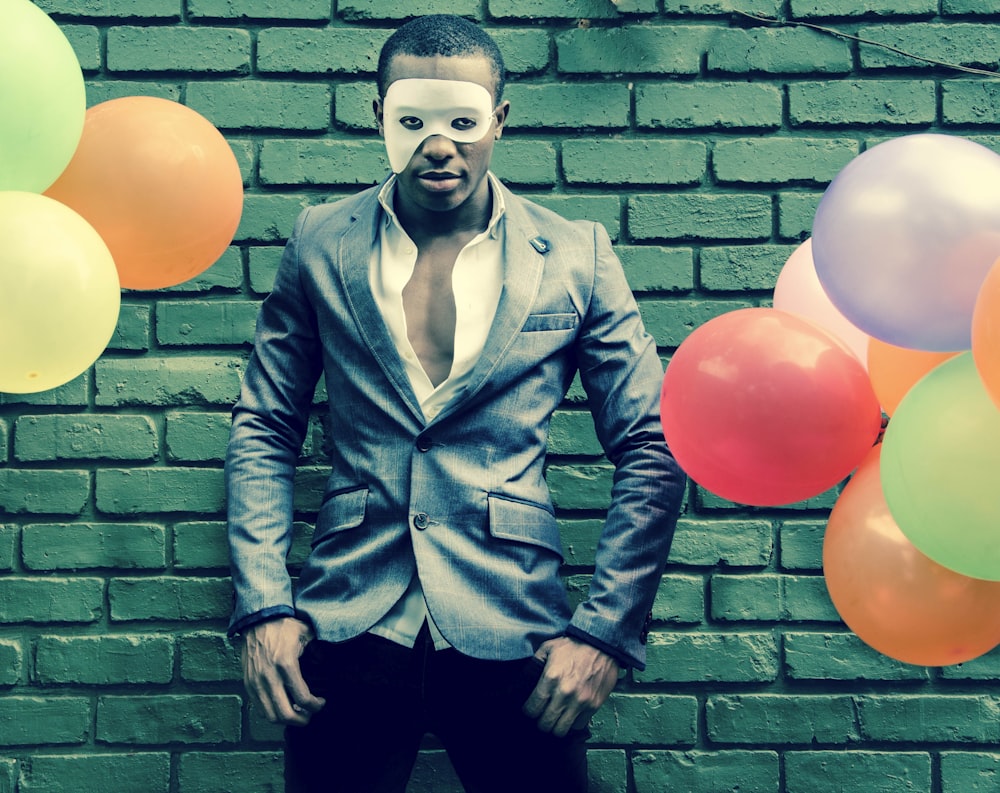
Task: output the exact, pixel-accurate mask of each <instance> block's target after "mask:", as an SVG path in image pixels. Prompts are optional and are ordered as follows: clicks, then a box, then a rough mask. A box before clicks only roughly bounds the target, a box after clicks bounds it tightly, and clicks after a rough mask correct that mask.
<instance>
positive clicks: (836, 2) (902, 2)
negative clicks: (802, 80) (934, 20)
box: [792, 0, 947, 19]
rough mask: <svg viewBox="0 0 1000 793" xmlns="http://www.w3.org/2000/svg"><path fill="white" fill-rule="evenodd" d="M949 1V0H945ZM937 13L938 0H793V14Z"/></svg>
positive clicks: (866, 14)
mask: <svg viewBox="0 0 1000 793" xmlns="http://www.w3.org/2000/svg"><path fill="white" fill-rule="evenodd" d="M945 1H946V2H947V0H945ZM936 13H937V0H869V2H867V3H865V4H864V5H863V6H862V5H858V3H856V2H853V0H792V16H793V17H795V18H796V19H809V18H810V17H858V16H864V17H873V16H930V15H934V14H936Z"/></svg>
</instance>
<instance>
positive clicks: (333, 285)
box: [226, 187, 685, 668]
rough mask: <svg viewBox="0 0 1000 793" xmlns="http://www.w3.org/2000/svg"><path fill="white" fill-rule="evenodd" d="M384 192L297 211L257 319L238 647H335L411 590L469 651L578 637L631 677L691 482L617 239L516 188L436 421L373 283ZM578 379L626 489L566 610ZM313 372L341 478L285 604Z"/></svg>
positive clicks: (236, 454)
mask: <svg viewBox="0 0 1000 793" xmlns="http://www.w3.org/2000/svg"><path fill="white" fill-rule="evenodd" d="M504 189H505V188H504ZM377 191H378V188H377V187H376V188H372V189H369V190H366V191H364V192H362V193H359V194H358V195H356V196H353V197H351V198H347V199H344V200H341V201H338V202H336V203H333V204H326V205H322V206H316V207H312V208H309V209H307V210H305V211H304V212H303V213H302V214H301V216H300V217H299V219H298V221H297V223H296V226H295V230H294V232H293V234H292V236H291V238H290V239H289V242H288V245H287V246H286V249H285V253H284V256H283V259H282V263H281V266H280V268H279V272H278V274H277V277H276V280H275V284H274V288H273V291H272V292H271V294H270V295H269V296H268V298H267V300H265V301H264V304H263V306H262V308H261V312H260V316H259V319H258V325H257V332H256V339H255V345H254V350H253V354H252V356H251V359H250V362H249V364H248V367H247V371H246V375H245V378H244V382H243V388H242V393H241V395H240V399H239V402H238V404H237V405H236V407H235V408H234V411H233V425H232V434H231V438H230V444H229V450H228V454H227V460H226V484H227V498H228V510H229V543H230V551H231V558H232V572H233V582H234V585H235V590H236V605H235V611H234V614H233V618H232V622H231V624H230V630H231V632H232V633H237V632H239V630H241V629H242V628H244V627H246V626H248V625H250V624H253V623H254V622H257V621H260V620H262V619H265V618H270V617H275V616H281V615H297V616H298V617H300V618H301V619H305V620H307V621H308V622H310V623H311V624H312V626H313V628H314V630H315V632H316V635H317V637H318V638H320V639H324V640H327V641H343V640H346V639H349V638H352V637H354V636H357V635H359V634H361V633H363V632H364V631H366V630H367V629H368V628H370V627H371V626H372V625H374V624H375V623H376V622H377V621H378V620H379V619H380V618H381V617H382V616H383V615H384V614H385V613H386V612H387V611H388V610H389V609H390V608H391V607H392V606H393V605H394V604H395V603H396V601H397V600H399V598H400V597H401V596H402V594H403V592H404V591H405V589H406V588H407V585H408V583H409V582H410V580H411V577H412V576H413V574H414V571H418V572H419V576H420V581H421V584H422V585H423V590H424V593H425V597H426V600H427V605H428V608H429V610H430V613H431V614H432V615H433V617H434V620H435V622H436V624H437V626H438V627H439V628H440V630H441V633H442V634H443V635H444V637H445V638H446V639H447V640H448V641H449V642H450V643H451V644H452V645H453V646H454V647H455V648H456V649H458V650H459V651H460V652H462V653H464V654H467V655H470V656H474V657H477V658H490V659H496V660H507V659H514V658H521V657H526V656H528V655H530V654H532V652H533V651H534V650H535V649H536V648H537V646H538V645H539V644H540V643H541V642H542V641H544V640H545V639H548V638H551V637H553V636H557V635H560V634H565V633H568V634H570V635H575V636H577V637H579V638H583V639H585V640H587V641H590V642H591V643H593V644H596V645H597V646H599V647H602V648H603V649H606V650H608V651H609V652H612V653H613V654H615V655H616V656H617V657H619V658H620V659H621V660H623V661H624V662H626V663H629V664H631V665H634V666H638V667H640V668H641V667H642V665H643V664H644V658H645V647H644V642H645V628H646V622H647V613H648V612H649V610H650V607H651V605H652V602H653V598H654V596H655V593H656V590H657V586H658V583H659V580H660V575H661V573H662V569H663V566H664V564H665V561H666V557H667V554H668V551H669V548H670V542H671V538H672V536H673V531H674V524H675V522H676V518H677V514H678V511H679V509H680V504H681V501H682V497H683V491H684V483H685V477H684V474H683V473H682V472H681V470H680V469H679V467H678V466H677V464H676V462H675V461H674V459H673V457H672V456H671V454H670V452H669V450H668V449H667V445H666V443H665V441H664V439H663V434H662V431H661V428H660V421H659V406H658V405H659V403H658V399H659V389H660V386H661V383H662V376H663V370H662V366H661V363H660V360H659V357H658V356H657V353H656V347H655V343H654V341H653V339H652V338H651V337H650V336H649V335H648V334H647V333H646V331H645V330H644V328H643V325H642V322H641V320H640V318H639V313H638V310H637V307H636V304H635V301H634V299H633V296H632V293H631V290H630V289H629V286H628V284H627V283H626V281H625V277H624V274H623V272H622V268H621V264H620V263H619V261H618V259H617V258H616V256H615V255H614V253H613V252H612V249H611V243H610V240H609V239H608V236H607V233H606V232H605V231H604V229H603V227H601V226H599V225H597V224H593V223H584V222H569V221H566V220H564V219H562V218H561V217H559V216H557V215H555V214H554V213H552V212H550V211H548V210H546V209H544V208H542V207H540V206H538V205H536V204H533V203H531V202H529V201H526V200H524V199H521V198H518V197H516V196H514V195H512V194H510V193H509V192H507V191H506V189H505V193H504V200H505V204H506V208H507V211H506V216H505V223H506V243H505V249H504V268H505V271H504V285H503V291H502V294H501V298H500V303H499V306H498V309H497V313H496V318H495V320H494V322H493V325H492V328H491V330H490V333H489V337H488V339H487V341H486V345H485V348H484V350H483V353H482V356H481V358H480V359H479V361H478V363H477V364H476V365H475V367H474V370H473V373H472V377H471V380H470V382H469V385H468V387H467V388H466V389H465V390H464V391H463V392H462V393H461V394H459V395H458V396H457V397H456V398H455V399H454V400H452V402H451V403H449V404H448V406H447V407H445V409H444V410H442V411H441V413H440V414H439V415H438V416H436V417H435V418H434V419H433V420H431V421H429V422H425V420H424V418H423V415H422V413H421V410H420V407H419V405H418V403H417V400H416V398H415V397H414V394H413V391H412V389H411V387H410V384H409V380H408V379H407V376H406V374H405V372H404V369H403V365H402V362H401V361H400V359H399V355H398V353H397V350H396V348H395V346H394V344H393V342H392V340H391V339H390V337H389V333H388V331H387V330H386V327H385V325H384V323H383V322H382V319H381V316H380V314H379V311H378V309H377V308H376V305H375V302H374V299H373V297H372V294H371V289H370V286H369V280H368V270H369V264H368V263H369V257H370V254H371V250H372V245H373V244H374V241H375V239H376V230H377V223H378V220H379V217H380V212H381V210H380V207H379V204H378V201H377V198H376V196H377ZM577 371H579V372H580V376H581V381H582V383H583V386H584V388H585V390H586V392H587V395H588V400H589V405H590V409H591V412H592V414H593V417H594V422H595V426H596V428H597V434H598V437H599V438H600V441H601V443H602V444H603V446H604V448H605V451H606V453H607V456H608V458H609V459H610V461H611V462H612V463H614V465H615V467H616V471H615V476H614V485H613V492H612V502H611V506H610V509H609V512H608V515H607V520H606V525H605V527H604V529H603V533H602V535H601V539H600V544H599V547H598V550H597V563H596V573H595V575H594V577H593V581H592V583H591V585H590V590H589V595H588V597H587V599H586V600H585V601H584V602H583V603H582V604H581V605H579V606H578V607H577V608H576V609H575V610H572V609H571V608H570V605H569V602H568V599H567V594H566V590H565V586H564V584H563V582H562V580H561V578H560V574H559V573H560V565H561V563H562V561H563V558H562V545H561V542H560V536H559V529H558V526H557V522H556V517H555V514H554V510H553V506H552V502H551V499H550V497H549V492H548V488H547V487H546V483H545V477H544V464H545V454H546V442H547V436H548V429H549V421H550V418H551V416H552V413H553V411H554V410H555V409H556V408H557V407H558V406H559V405H560V403H561V402H562V400H563V398H564V396H565V394H566V391H567V389H568V387H569V385H570V383H571V381H572V379H573V377H574V375H575V373H576V372H577ZM321 374H322V375H325V381H326V388H327V392H328V395H329V413H330V425H329V426H330V432H331V441H332V442H331V444H330V446H331V450H330V475H329V480H328V482H327V485H326V490H325V494H324V496H323V501H322V506H321V508H320V511H319V515H318V517H317V520H316V527H315V533H314V535H313V539H312V550H311V553H310V554H309V557H308V560H307V561H306V562H305V564H304V566H303V569H302V571H301V574H300V576H299V578H298V580H297V582H295V584H294V585H293V582H292V580H291V579H290V577H289V574H288V572H287V570H286V565H285V557H286V554H287V552H288V549H289V545H290V542H291V532H292V521H293V506H292V482H293V477H294V473H295V465H296V458H297V455H298V452H299V449H300V446H301V443H302V440H303V437H304V434H305V432H306V428H307V422H308V416H309V410H310V405H311V402H312V397H313V393H314V389H315V386H316V383H317V382H318V379H319V377H320V375H321Z"/></svg>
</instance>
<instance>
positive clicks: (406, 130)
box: [375, 55, 508, 211]
mask: <svg viewBox="0 0 1000 793" xmlns="http://www.w3.org/2000/svg"><path fill="white" fill-rule="evenodd" d="M387 83H388V88H387V90H386V95H385V96H384V97H382V98H381V99H380V100H378V101H376V102H375V114H376V118H377V120H378V123H379V131H380V132H381V133H382V135H383V137H384V138H385V140H386V149H387V151H388V152H389V160H390V164H391V165H392V169H393V171H395V172H396V173H397V179H398V185H397V187H398V189H399V190H400V191H401V193H402V196H403V197H404V198H405V199H406V200H409V201H413V202H415V203H416V204H417V205H418V206H420V207H422V208H424V209H429V210H436V211H445V210H450V209H455V208H457V207H459V206H461V205H462V204H464V203H465V202H466V201H467V200H468V199H469V198H470V197H471V196H479V197H482V196H484V195H485V192H484V191H486V190H487V186H486V184H485V182H484V179H485V176H486V171H487V170H488V168H489V165H490V158H491V157H492V154H493V144H494V143H495V142H496V140H497V139H499V137H500V134H501V132H502V130H503V124H504V121H505V120H506V118H507V108H508V103H506V102H503V103H502V104H500V105H499V106H496V107H494V101H493V89H494V83H495V80H494V76H493V72H492V69H491V66H490V61H489V59H488V58H486V57H485V56H482V55H471V56H443V55H434V56H428V57H422V56H416V55H397V56H396V57H394V58H393V59H392V60H391V61H390V63H389V70H388V81H387Z"/></svg>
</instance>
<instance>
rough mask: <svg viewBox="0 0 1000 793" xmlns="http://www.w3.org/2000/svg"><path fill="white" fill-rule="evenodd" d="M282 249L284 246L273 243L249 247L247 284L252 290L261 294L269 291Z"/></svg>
mask: <svg viewBox="0 0 1000 793" xmlns="http://www.w3.org/2000/svg"><path fill="white" fill-rule="evenodd" d="M283 251H284V248H282V247H278V246H274V245H270V246H254V247H251V248H249V251H248V252H249V264H248V267H247V272H248V276H249V280H248V285H249V287H250V289H251V291H252V292H254V293H256V294H258V295H263V294H267V293H268V292H270V291H271V287H272V286H274V277H275V275H277V273H278V265H279V264H280V263H281V254H282V253H283Z"/></svg>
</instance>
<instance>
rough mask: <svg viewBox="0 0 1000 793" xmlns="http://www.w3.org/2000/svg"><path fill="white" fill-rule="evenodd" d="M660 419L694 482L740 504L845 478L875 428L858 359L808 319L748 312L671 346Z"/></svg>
mask: <svg viewBox="0 0 1000 793" xmlns="http://www.w3.org/2000/svg"><path fill="white" fill-rule="evenodd" d="M661 396H662V398H661V402H660V416H661V419H662V421H663V432H664V436H665V437H666V440H667V442H668V443H669V445H670V448H671V450H672V451H673V453H674V455H675V457H676V458H677V461H678V463H680V465H681V467H682V468H684V469H685V470H686V471H687V473H688V474H689V475H690V476H691V478H692V479H694V481H696V482H698V484H700V485H702V486H703V487H705V488H707V489H708V490H710V491H712V492H713V493H715V494H716V495H718V496H721V497H723V498H726V499H729V500H731V501H735V502H739V503H742V504H751V505H757V506H767V505H775V504H788V503H792V502H795V501H800V500H802V499H805V498H810V497H812V496H814V495H817V494H819V493H822V492H823V491H825V490H827V489H828V488H830V487H832V486H833V485H835V484H837V483H839V482H840V481H841V480H842V479H844V477H846V476H847V475H848V474H849V473H850V472H851V471H852V470H853V469H854V467H855V466H856V465H857V464H858V463H859V462H860V461H861V459H862V458H863V457H864V455H865V453H866V452H867V451H868V450H869V449H870V448H871V446H872V444H873V443H874V442H875V439H876V438H877V437H878V434H879V431H880V429H881V419H882V414H881V411H880V410H879V406H878V400H876V398H875V394H874V392H873V391H872V388H871V384H870V383H869V381H868V375H867V373H866V372H865V370H864V367H862V365H861V363H860V361H858V359H857V358H855V357H854V355H853V354H852V353H851V352H850V350H848V349H847V347H845V346H844V345H843V343H842V342H840V341H839V340H838V339H836V338H834V337H833V336H831V335H830V334H829V333H828V332H827V331H825V330H823V329H822V328H820V327H819V326H818V325H816V324H814V323H812V322H810V321H809V320H807V319H803V318H802V317H799V316H796V315H795V314H789V313H787V312H785V311H780V310H778V309H772V308H745V309H739V310H737V311H731V312H729V313H727V314H723V315H721V316H718V317H715V318H714V319H712V320H709V321H708V322H706V323H705V324H704V325H702V326H701V327H699V328H697V329H696V330H695V331H694V332H693V333H691V334H690V335H689V336H688V337H687V338H686V339H685V340H684V341H683V342H682V343H681V345H680V346H679V347H678V348H677V351H676V352H675V353H674V355H673V357H672V359H671V361H670V364H669V365H668V366H667V373H666V375H665V376H664V378H663V389H662V395H661Z"/></svg>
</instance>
